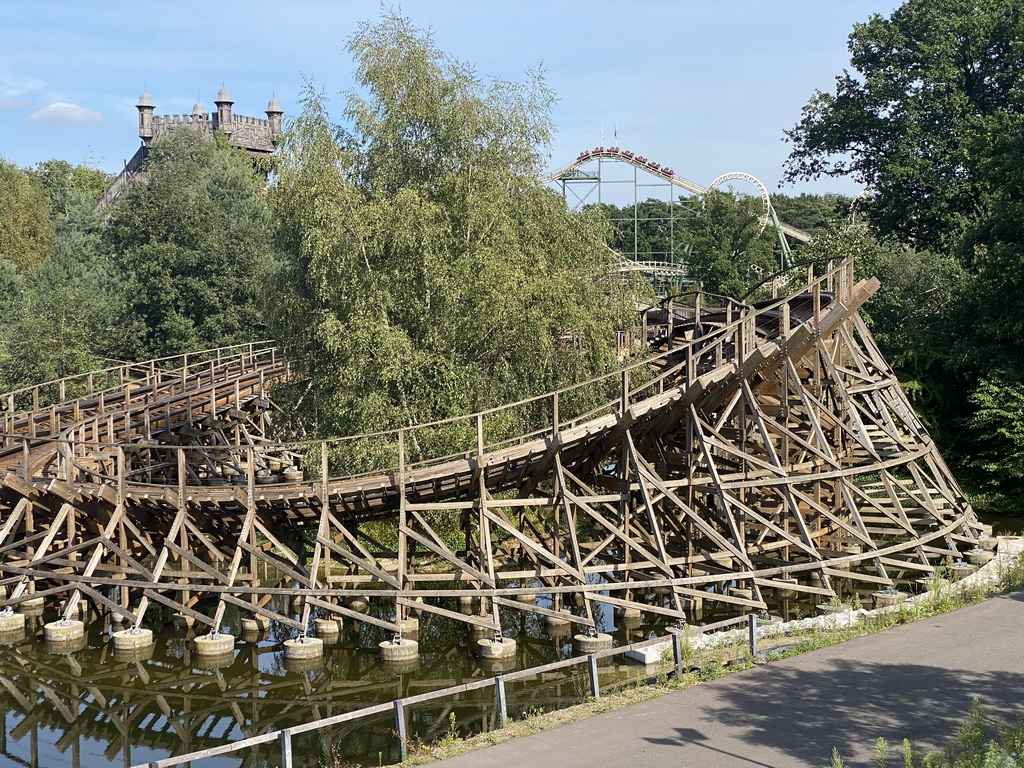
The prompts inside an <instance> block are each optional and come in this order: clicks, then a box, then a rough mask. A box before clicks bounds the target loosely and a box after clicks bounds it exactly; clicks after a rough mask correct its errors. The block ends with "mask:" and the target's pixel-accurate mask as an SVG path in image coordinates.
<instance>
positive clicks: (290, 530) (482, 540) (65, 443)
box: [0, 261, 982, 634]
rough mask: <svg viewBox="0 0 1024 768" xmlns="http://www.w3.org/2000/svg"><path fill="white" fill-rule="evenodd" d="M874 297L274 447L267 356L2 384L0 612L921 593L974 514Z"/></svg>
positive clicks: (733, 326) (575, 614)
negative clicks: (484, 405) (577, 375)
mask: <svg viewBox="0 0 1024 768" xmlns="http://www.w3.org/2000/svg"><path fill="white" fill-rule="evenodd" d="M878 286H879V284H878V281H877V280H875V279H870V280H864V281H860V282H856V283H855V282H854V276H853V264H852V261H846V262H844V263H843V264H841V265H838V266H834V267H833V266H832V265H829V268H828V269H827V270H826V271H824V273H823V274H820V275H815V274H813V272H812V271H811V270H810V269H809V270H808V275H807V282H806V284H805V285H804V286H803V287H802V288H801V289H800V290H798V291H797V292H795V293H793V294H791V295H789V296H787V297H785V298H781V299H773V300H770V301H766V302H761V303H757V304H752V305H747V304H741V303H738V302H735V301H732V300H725V301H720V300H715V299H713V298H712V297H708V296H706V295H697V296H695V297H694V298H693V299H692V300H690V301H688V302H687V303H685V304H682V303H680V304H673V305H669V307H668V308H667V311H666V312H665V317H664V322H663V324H662V325H661V326H660V329H659V333H658V335H657V340H656V342H655V346H654V351H653V354H651V355H646V356H645V358H644V359H642V360H639V361H638V362H635V363H632V364H629V365H627V366H625V367H623V368H622V369H621V370H619V371H616V372H614V373H612V374H609V375H608V376H604V377H601V378H598V379H595V380H592V381H589V382H584V383H581V384H578V385H575V386H573V387H569V388H566V389H563V390H559V391H557V392H551V393H548V394H545V395H542V396H540V397H535V398H530V399H527V400H524V401H522V402H519V403H513V404H510V405H506V406H502V407H499V408H495V409H492V410H489V411H484V412H481V413H476V414H472V415H469V416H466V417H462V418H457V419H450V420H447V421H444V422H437V423H433V424H422V425H416V426H410V427H408V428H404V429H400V430H396V431H391V432H381V433H377V434H373V435H359V436H350V437H345V438H340V439H336V440H323V441H319V442H295V443H282V442H275V441H274V440H272V439H271V438H270V437H269V435H271V434H272V431H271V421H272V419H273V417H274V416H275V415H277V414H276V413H275V406H274V405H273V402H272V400H271V397H272V395H273V392H274V387H275V386H277V385H279V384H281V383H282V382H285V381H286V380H288V379H289V377H290V376H291V374H290V370H289V366H288V363H287V360H286V359H284V356H283V355H282V354H280V353H279V352H278V351H276V350H275V349H274V347H273V346H272V345H270V344H268V343H260V344H249V345H242V346H238V347H229V348H224V349H220V350H214V351H212V352H206V353H201V354H198V355H189V356H182V357H178V358H168V359H164V360H156V361H153V362H150V363H145V364H132V365H127V364H126V365H123V366H117V367H113V368H110V369H107V370H104V371H97V372H94V373H91V374H87V375H85V376H80V377H74V378H70V379H63V380H60V381H57V382H50V383H48V384H44V385H39V386H36V387H31V388H27V389H24V390H19V391H17V392H12V393H9V394H7V395H5V396H0V397H2V398H3V403H4V405H5V410H4V412H3V413H2V414H0V418H2V420H3V421H2V425H3V426H2V429H3V432H4V433H5V434H4V436H3V439H2V450H0V597H2V598H3V601H4V604H5V605H6V606H9V607H11V608H13V609H15V610H17V609H18V608H19V606H20V605H23V604H26V603H28V602H29V601H33V600H34V601H36V603H37V604H38V601H39V598H44V599H49V600H51V604H56V605H58V606H59V611H60V612H61V614H62V615H63V616H64V617H72V616H73V615H74V614H75V613H76V612H77V611H78V610H79V609H80V607H81V604H82V602H83V601H85V602H86V603H87V604H88V605H91V606H92V607H94V608H95V609H97V610H99V611H102V612H103V613H105V614H108V615H109V616H111V617H113V618H115V619H117V620H119V621H123V622H129V623H130V624H131V625H133V626H136V627H138V626H141V625H142V624H143V623H144V622H145V621H146V618H147V612H148V611H150V610H151V609H152V607H153V606H154V604H159V605H162V606H164V607H165V614H164V615H166V612H167V611H169V612H171V613H174V614H177V615H180V616H182V617H186V618H187V619H188V620H189V621H190V622H192V621H194V622H196V623H197V624H199V625H206V626H208V627H209V628H210V630H211V631H212V632H217V631H220V630H222V629H223V628H224V626H225V621H226V620H230V617H232V616H237V615H239V614H240V615H242V616H251V617H258V618H260V619H261V620H263V621H266V620H272V621H277V622H281V623H282V624H284V625H288V626H290V627H292V628H294V631H295V632H296V633H297V634H305V633H306V632H307V630H308V629H309V628H310V627H311V625H312V619H313V618H314V617H317V616H330V617H339V618H341V617H347V618H352V619H358V620H360V621H363V622H368V623H369V624H372V625H376V626H378V627H380V628H381V629H382V630H384V631H386V632H393V633H400V632H401V631H402V628H403V626H402V621H403V620H404V619H406V617H408V616H409V615H410V613H411V612H412V611H417V612H418V611H426V612H429V613H433V614H436V615H439V616H443V617H446V618H448V619H451V620H454V621H460V622H464V623H467V624H470V625H473V626H476V627H479V628H481V630H482V631H493V632H496V633H500V632H501V630H502V615H501V612H502V611H503V610H504V611H506V612H507V611H508V610H517V611H526V612H530V613H534V614H540V615H542V616H546V617H551V618H552V619H557V620H568V621H571V622H574V623H575V625H577V626H578V627H581V628H583V631H593V630H594V629H595V627H596V626H597V624H598V622H597V620H596V618H595V617H596V614H597V608H598V606H600V605H606V606H607V605H611V606H613V607H614V608H615V609H618V610H626V611H630V610H639V611H643V612H646V613H648V614H652V613H653V614H659V615H662V616H665V617H667V618H666V620H668V621H672V620H676V621H679V622H684V621H686V620H687V617H688V612H691V613H692V611H693V609H694V608H695V606H699V605H712V606H714V605H718V606H727V607H729V608H730V609H732V610H737V611H739V612H760V611H763V610H766V609H767V608H768V607H769V604H770V603H771V602H772V601H775V600H777V599H778V598H779V597H780V596H787V595H789V596H792V595H794V594H796V595H802V596H804V597H807V598H810V599H811V600H820V601H821V602H827V601H828V600H829V599H831V598H833V597H835V595H836V594H837V585H838V584H839V583H840V582H844V583H845V586H846V587H847V589H846V591H848V592H849V591H851V589H850V587H851V586H856V587H857V588H858V589H865V590H866V591H872V590H880V589H883V588H886V587H891V586H893V585H899V584H906V583H912V582H913V581H914V580H916V579H918V578H921V577H925V576H927V575H928V574H930V573H932V572H933V571H934V570H935V569H936V568H937V567H938V566H940V565H941V564H943V563H944V562H946V561H947V560H948V559H949V558H953V559H959V558H960V557H961V553H962V552H964V551H966V550H969V549H971V548H972V547H974V546H975V545H976V543H977V541H978V538H979V535H980V532H981V530H982V526H981V525H980V524H979V523H978V521H977V519H976V517H975V515H974V513H973V511H972V510H971V507H970V505H969V504H968V502H967V500H966V499H965V497H964V495H963V493H962V492H961V490H960V489H959V487H958V486H957V484H956V481H955V480H954V479H953V477H952V475H951V474H950V472H949V471H948V469H947V468H946V466H945V464H944V463H943V460H942V458H941V457H940V455H939V453H938V452H937V450H936V448H935V445H934V444H933V442H932V441H931V439H930V438H929V436H928V434H927V432H926V430H925V429H924V427H923V426H922V424H921V422H920V421H919V420H918V418H917V417H916V416H915V414H914V411H913V409H912V408H911V406H910V404H909V403H908V401H907V399H906V397H905V396H904V394H903V393H902V391H901V389H900V386H899V383H898V382H897V380H896V378H895V376H894V375H893V373H892V371H891V369H890V368H889V366H888V365H887V364H886V361H885V360H884V359H883V356H882V355H881V353H880V352H879V350H878V347H877V346H876V344H875V342H874V340H873V339H872V336H871V333H870V332H869V330H868V328H867V326H866V325H865V323H864V321H863V319H862V318H861V317H860V316H859V315H858V308H859V307H860V306H861V305H862V304H863V303H864V302H865V301H866V300H867V299H868V298H869V297H870V296H871V295H872V294H873V293H874V292H875V291H876V290H877V288H878ZM439 436H443V437H445V439H446V442H445V444H446V445H448V446H450V445H451V444H452V441H453V440H455V441H456V442H457V441H458V440H462V441H463V442H464V445H463V452H460V453H456V454H452V453H450V448H449V449H448V451H449V452H448V453H446V454H445V455H433V454H435V453H437V451H432V450H431V447H430V446H431V445H432V444H438V443H439V441H438V439H437V438H438V437H439ZM360 457H361V458H360ZM367 457H371V458H373V457H375V460H376V462H377V464H375V465H372V466H370V467H369V470H367V466H368V465H367V463H366V462H367V461H370V460H371V459H370V458H367ZM357 458H359V461H362V462H363V463H361V464H358V465H357V464H355V463H354V462H356V460H357ZM378 465H379V466H378ZM354 466H358V468H359V470H360V471H359V472H358V473H357V472H353V471H352V467H354ZM282 596H283V597H282ZM538 596H541V597H542V598H543V599H541V600H540V601H539V603H538V601H537V600H536V599H535V598H536V597H538ZM275 598H276V599H275ZM457 598H486V599H485V600H478V601H477V605H478V608H477V609H475V610H473V611H470V612H463V611H460V610H457V609H456V599H457ZM360 601H361V602H362V605H359V603H360ZM366 602H369V604H370V606H371V610H370V611H369V612H368V613H363V612H361V611H362V610H365V603H366ZM282 605H283V606H284V607H282ZM229 608H230V609H231V613H230V614H228V618H227V619H226V611H228V609H229ZM152 616H153V614H150V620H151V621H152Z"/></svg>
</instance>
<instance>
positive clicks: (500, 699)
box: [494, 675, 508, 728]
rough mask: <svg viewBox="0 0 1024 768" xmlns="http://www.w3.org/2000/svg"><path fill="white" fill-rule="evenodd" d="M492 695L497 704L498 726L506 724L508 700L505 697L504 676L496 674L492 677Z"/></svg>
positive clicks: (502, 726) (501, 726)
mask: <svg viewBox="0 0 1024 768" xmlns="http://www.w3.org/2000/svg"><path fill="white" fill-rule="evenodd" d="M494 696H495V699H496V700H497V704H498V727H499V728H504V727H505V726H506V725H508V701H507V700H506V699H505V678H504V676H502V675H498V676H497V677H495V678H494Z"/></svg>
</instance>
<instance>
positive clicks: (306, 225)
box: [270, 16, 633, 465]
mask: <svg viewBox="0 0 1024 768" xmlns="http://www.w3.org/2000/svg"><path fill="white" fill-rule="evenodd" d="M348 48H349V50H350V52H351V53H352V54H353V55H354V56H355V59H356V62H357V83H358V86H359V88H360V89H361V90H360V92H358V93H356V92H353V93H350V94H349V95H348V100H347V106H346V109H345V115H346V117H347V119H348V121H349V124H350V126H351V129H350V130H348V131H346V130H342V129H340V128H338V127H336V126H334V125H332V123H331V121H330V119H329V116H328V113H327V102H326V99H325V98H324V96H323V94H321V93H319V92H317V91H316V90H315V89H314V88H313V87H312V86H309V87H307V90H306V93H305V96H304V99H303V112H302V114H301V115H300V116H299V117H298V118H297V119H296V120H295V121H294V123H293V126H292V128H291V130H290V131H288V133H287V135H286V137H285V143H284V153H283V157H282V162H281V166H280V176H279V183H278V185H277V189H276V190H275V191H274V194H273V204H274V207H275V210H276V211H277V215H278V217H279V221H280V229H279V232H280V245H281V249H282V251H283V253H284V258H283V260H282V263H281V264H280V267H279V272H278V274H277V276H276V277H275V278H274V280H273V281H272V283H273V285H274V286H275V299H274V302H273V304H272V306H271V307H270V309H271V313H272V323H273V328H274V331H275V335H276V336H277V337H278V339H279V340H281V341H283V342H284V343H285V344H286V345H288V346H289V347H290V350H291V351H290V354H292V355H293V356H294V357H295V359H297V360H298V361H299V362H300V364H301V366H302V368H303V369H304V371H305V372H306V373H307V374H308V375H309V376H310V377H311V390H310V393H311V394H310V396H309V397H307V398H305V399H304V400H303V405H304V407H305V413H306V418H307V424H308V425H309V426H310V428H312V429H315V430H316V431H318V432H320V433H321V434H344V433H358V432H360V431H369V430H371V429H373V430H375V429H382V428H388V427H396V426H400V425H411V424H416V423H422V422H427V421H431V420H434V419H439V418H445V417H448V416H453V415H457V414H462V413H467V412H472V411H474V410H476V409H479V408H483V407H485V406H489V405H495V404H498V403H501V402H507V401H511V400H517V399H519V398H522V397H525V396H527V395H529V394H532V393H540V392H543V391H545V390H548V389H551V388H554V387H557V386H560V385H562V384H565V383H567V382H570V381H573V380H576V379H579V378H585V377H587V376H590V375H592V374H593V373H595V372H599V371H603V370H607V369H609V368H611V367H612V366H613V365H614V364H615V354H614V350H613V349H612V347H611V346H610V341H611V340H613V339H614V332H615V330H616V329H617V328H619V327H624V326H625V325H626V324H627V323H630V322H632V315H633V312H632V305H631V298H632V297H631V294H630V293H629V292H628V291H627V290H625V288H624V285H623V283H622V281H621V280H620V279H619V278H618V277H617V276H614V275H613V274H612V272H611V270H610V266H611V258H612V257H611V255H610V254H608V253H607V251H606V249H604V248H603V247H601V246H600V245H599V243H598V238H597V232H598V230H597V223H596V222H595V221H591V220H590V219H589V218H588V217H586V216H582V217H581V216H578V215H575V214H572V213H571V212H569V211H567V210H566V209H565V206H564V204H563V202H562V200H561V199H560V198H559V197H558V196H557V195H555V194H553V193H552V192H550V191H549V190H546V189H545V188H544V187H543V186H542V185H541V184H540V183H539V181H538V177H539V176H540V171H541V170H542V160H543V158H542V156H541V154H540V149H541V147H542V146H543V144H544V142H546V141H547V139H548V136H549V133H550V118H549V110H550V105H551V100H552V96H551V93H550V91H549V90H548V88H547V87H546V85H545V84H544V81H543V78H542V77H541V76H540V75H539V74H535V75H533V76H532V77H531V78H530V79H529V80H528V81H527V82H526V83H523V84H518V83H508V82H504V81H493V82H489V83H485V82H483V81H481V80H480V79H479V78H478V77H477V76H476V75H475V73H474V72H473V71H472V69H470V68H469V67H468V66H467V65H465V64H464V63H461V62H458V61H456V60H454V59H453V58H451V57H450V56H448V55H447V54H444V53H443V52H441V51H439V50H438V49H437V48H436V47H435V46H434V44H433V41H432V40H431V38H430V36H429V35H428V34H426V33H424V32H422V31H420V30H417V29H415V28H413V27H412V26H410V24H409V23H408V22H407V21H406V20H405V19H402V18H399V17H396V16H386V17H385V18H383V19H382V20H381V21H380V22H379V23H377V24H375V25H364V26H363V27H361V28H360V30H359V32H358V33H357V34H356V35H355V36H354V37H353V38H352V39H351V40H350V41H349V45H348ZM509 418H513V417H511V416H510V417H509ZM517 418H518V417H517ZM497 422H500V418H498V419H497ZM501 426H502V425H501V424H500V423H496V422H495V423H492V425H491V429H492V430H494V431H496V432H500V431H501ZM508 426H509V429H511V428H512V425H508ZM473 436H474V433H473V430H472V427H471V426H469V427H468V428H463V427H453V428H451V429H446V430H439V431H437V432H436V433H435V434H434V435H433V438H434V439H433V441H432V442H434V443H435V444H437V445H444V446H452V445H455V446H460V445H465V444H466V443H467V441H472V440H473ZM424 440H427V441H428V442H429V441H430V440H429V439H428V437H426V436H421V437H420V442H418V443H417V444H414V445H411V446H410V454H411V455H412V456H416V455H418V454H419V452H420V451H423V450H425V446H424V445H423V441H424ZM381 450H384V449H379V448H370V447H368V446H365V445H364V446H361V447H360V446H355V445H354V446H350V447H349V448H347V449H346V455H345V457H344V460H346V461H347V462H350V464H351V465H360V464H362V465H365V464H366V463H373V461H374V459H375V457H376V458H379V454H380V451H381ZM389 450H392V451H393V450H394V447H393V446H392V447H391V448H390V449H389ZM360 452H361V453H360Z"/></svg>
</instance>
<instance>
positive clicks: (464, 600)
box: [457, 595, 473, 613]
mask: <svg viewBox="0 0 1024 768" xmlns="http://www.w3.org/2000/svg"><path fill="white" fill-rule="evenodd" d="M457 599H458V602H459V612H460V613H472V612H473V598H472V597H469V596H467V595H462V596H461V597H459V598H457Z"/></svg>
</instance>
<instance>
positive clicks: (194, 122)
mask: <svg viewBox="0 0 1024 768" xmlns="http://www.w3.org/2000/svg"><path fill="white" fill-rule="evenodd" d="M213 103H214V105H215V106H216V107H217V110H216V111H215V112H207V111H206V107H205V106H203V104H202V103H201V102H197V103H196V105H195V106H194V107H192V114H190V115H157V114H156V105H155V104H154V103H153V98H152V97H151V96H150V95H149V94H148V93H143V94H142V95H141V96H139V103H138V104H136V105H135V108H136V109H137V110H138V111H139V138H140V139H142V145H141V146H140V147H139V148H138V150H136V152H135V154H134V155H133V156H132V159H131V160H129V161H128V162H127V163H125V166H124V169H123V170H122V171H121V173H119V174H118V176H117V178H116V179H114V181H113V182H112V183H111V185H110V187H108V188H107V191H106V192H105V193H104V194H103V199H102V200H101V201H100V204H99V207H100V208H105V207H107V206H109V205H113V203H114V201H116V200H117V198H118V197H120V195H121V193H122V192H123V191H124V190H125V189H126V188H127V187H128V185H129V184H130V183H131V182H132V181H134V180H140V179H144V178H145V176H146V159H147V157H148V155H149V147H150V144H152V142H153V141H155V140H156V139H159V138H160V137H161V136H163V135H165V134H167V133H169V132H170V131H173V130H176V129H177V128H180V127H183V126H187V127H189V128H192V129H194V130H201V131H202V132H203V133H205V134H206V135H208V136H213V134H214V131H222V132H223V133H224V134H225V135H226V136H227V137H228V141H230V142H231V144H233V145H234V146H236V147H240V148H242V149H245V150H248V151H249V152H252V153H253V154H256V155H269V154H270V153H272V152H274V151H275V150H276V149H277V144H278V140H279V138H280V136H281V131H282V125H281V123H282V118H283V117H284V111H283V110H282V109H281V102H279V101H278V100H277V98H276V97H272V98H271V99H270V102H269V103H268V104H267V109H266V115H267V117H266V119H263V118H262V117H249V116H247V115H236V114H234V112H233V110H232V107H234V104H235V102H234V101H233V100H232V99H231V94H230V93H229V92H228V89H227V88H223V87H222V88H221V89H220V90H219V91H218V92H217V98H216V99H215V100H214V102H213Z"/></svg>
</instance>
